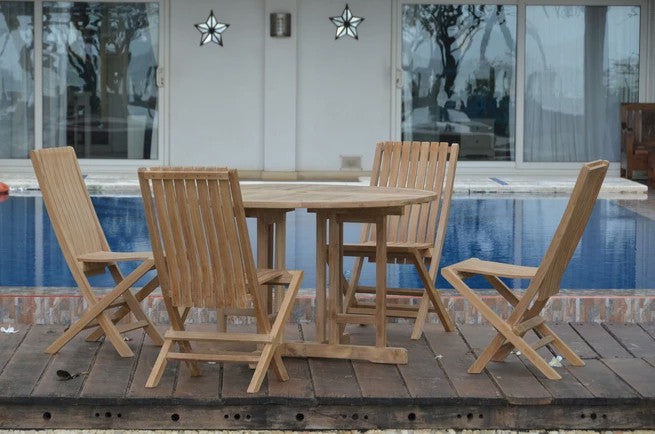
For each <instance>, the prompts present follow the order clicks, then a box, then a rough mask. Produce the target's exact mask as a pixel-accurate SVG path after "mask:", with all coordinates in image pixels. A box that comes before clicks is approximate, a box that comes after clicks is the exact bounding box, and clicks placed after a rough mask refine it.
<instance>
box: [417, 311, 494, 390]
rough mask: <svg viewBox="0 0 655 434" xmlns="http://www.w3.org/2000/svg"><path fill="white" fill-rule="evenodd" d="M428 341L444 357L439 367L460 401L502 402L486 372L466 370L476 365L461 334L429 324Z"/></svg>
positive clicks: (436, 352) (434, 351) (426, 329)
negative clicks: (473, 364)
mask: <svg viewBox="0 0 655 434" xmlns="http://www.w3.org/2000/svg"><path fill="white" fill-rule="evenodd" d="M424 335H425V338H426V340H427V342H428V344H429V346H430V348H431V349H432V352H433V353H434V354H435V358H436V357H439V356H441V358H440V359H438V360H439V363H440V364H441V366H443V369H444V371H445V373H446V375H447V376H448V379H449V381H450V382H451V383H452V385H453V387H454V388H455V391H457V395H458V396H459V397H461V398H472V397H475V398H478V399H485V400H495V399H499V398H502V396H503V394H502V393H501V391H500V389H498V387H497V386H496V385H495V384H494V382H493V381H491V379H490V378H489V375H488V374H487V373H486V372H482V373H481V374H479V375H472V374H469V373H468V372H467V369H468V367H469V366H471V364H472V363H473V362H474V361H475V357H474V356H473V353H472V352H471V350H470V349H469V347H468V346H467V345H466V343H465V342H464V340H463V339H462V337H461V336H460V334H459V332H457V331H456V332H452V333H448V332H445V331H444V330H443V328H442V327H441V326H440V325H436V324H426V325H425V328H424Z"/></svg>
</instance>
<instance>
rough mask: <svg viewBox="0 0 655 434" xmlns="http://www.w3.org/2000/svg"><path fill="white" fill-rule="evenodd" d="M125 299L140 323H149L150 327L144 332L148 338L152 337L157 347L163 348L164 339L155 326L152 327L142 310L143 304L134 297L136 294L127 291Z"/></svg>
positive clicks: (146, 327) (145, 328) (124, 295)
mask: <svg viewBox="0 0 655 434" xmlns="http://www.w3.org/2000/svg"><path fill="white" fill-rule="evenodd" d="M123 299H124V300H125V302H126V303H127V305H128V306H129V307H130V310H131V311H132V313H133V314H134V316H135V317H136V319H137V320H138V321H146V322H147V323H148V325H147V326H145V327H144V330H145V331H146V333H147V334H148V336H150V339H152V341H153V342H154V343H155V345H157V346H162V345H163V344H164V339H163V338H162V337H161V335H160V334H159V332H158V331H157V329H156V328H155V326H154V325H152V322H150V319H149V318H148V317H147V316H146V314H145V313H144V312H143V310H142V309H141V304H139V301H138V300H137V299H136V298H135V297H134V294H132V293H131V292H130V291H126V292H125V293H124V294H123Z"/></svg>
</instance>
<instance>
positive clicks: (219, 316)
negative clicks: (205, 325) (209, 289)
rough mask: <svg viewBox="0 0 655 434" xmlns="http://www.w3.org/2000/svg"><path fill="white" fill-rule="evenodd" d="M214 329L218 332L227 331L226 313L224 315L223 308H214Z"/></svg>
mask: <svg viewBox="0 0 655 434" xmlns="http://www.w3.org/2000/svg"><path fill="white" fill-rule="evenodd" d="M216 331H217V332H219V333H225V332H226V331H227V315H225V309H222V308H219V309H216Z"/></svg>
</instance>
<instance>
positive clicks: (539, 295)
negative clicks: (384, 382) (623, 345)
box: [441, 160, 609, 380]
mask: <svg viewBox="0 0 655 434" xmlns="http://www.w3.org/2000/svg"><path fill="white" fill-rule="evenodd" d="M608 165H609V163H608V162H607V161H600V160H599V161H594V162H592V163H587V164H585V165H584V166H583V167H582V169H581V170H580V174H579V176H578V180H577V182H576V184H575V187H574V189H573V193H572V194H571V198H570V199H569V203H568V205H567V207H566V210H565V211H564V215H563V216H562V220H561V221H560V224H559V226H558V227H557V231H556V232H555V235H554V236H553V240H552V241H551V243H550V246H549V247H548V250H547V251H546V255H545V256H544V258H543V260H542V261H541V264H540V265H539V267H525V266H520V265H511V264H503V263H498V262H491V261H483V260H480V259H477V258H471V259H467V260H465V261H462V262H459V263H457V264H454V265H451V266H449V267H445V268H444V269H442V270H441V274H442V275H443V276H444V277H445V278H446V280H448V281H449V282H450V283H451V284H452V285H453V286H454V287H455V289H457V290H458V291H459V292H460V293H461V294H462V295H463V296H464V297H466V299H467V300H468V301H469V302H470V303H471V304H472V305H473V306H474V307H475V308H476V309H477V310H478V311H479V312H480V313H481V314H482V315H483V316H484V317H485V318H486V319H487V320H488V321H489V322H490V323H491V325H492V326H493V327H494V328H495V329H496V331H497V334H496V337H495V338H494V339H493V340H492V341H491V343H490V344H489V346H487V348H486V349H485V350H484V351H483V352H482V353H481V354H480V356H479V357H478V359H477V360H476V361H475V362H474V363H473V365H471V367H470V368H469V373H480V372H481V371H482V370H483V369H484V367H485V366H486V365H487V363H489V362H490V361H492V360H493V361H502V360H504V359H505V358H506V357H507V356H508V354H509V353H510V351H511V350H512V349H516V350H517V351H520V352H521V353H522V354H523V355H524V356H525V357H526V358H527V359H528V360H530V361H531V362H532V363H533V364H534V365H535V366H536V367H537V369H539V370H540V371H541V372H542V373H543V374H544V375H545V376H546V377H548V378H549V379H551V380H559V379H561V376H560V375H559V374H558V373H557V372H556V371H555V370H554V369H553V367H552V366H550V365H549V364H548V363H547V362H546V361H545V360H544V359H543V358H542V357H541V356H540V355H539V354H538V353H537V350H538V349H539V348H541V347H544V346H546V345H551V346H552V347H553V348H554V350H556V351H557V352H559V354H561V355H562V356H563V357H564V358H566V360H568V362H569V363H571V364H572V365H574V366H584V362H583V361H582V359H580V357H578V355H577V354H575V352H573V350H571V348H569V347H568V346H567V345H566V344H565V343H564V341H562V339H560V338H559V336H557V335H556V334H555V332H553V330H552V329H551V328H550V327H548V326H547V325H546V324H545V323H544V318H542V317H541V316H540V313H541V310H542V309H543V308H544V306H545V305H546V303H547V302H548V299H549V298H550V297H552V296H553V295H555V294H557V293H558V292H559V289H560V281H561V280H562V275H563V274H564V270H565V269H566V267H567V265H568V263H569V260H570V259H571V256H572V255H573V252H574V251H575V249H576V247H577V245H578V242H579V241H580V238H581V237H582V233H583V232H584V229H585V226H586V225H587V221H588V220H589V216H590V215H591V211H592V210H593V207H594V204H595V203H596V198H597V197H598V192H599V191H600V187H601V184H602V183H603V179H604V178H605V173H606V172H607V167H608ZM475 275H481V276H484V277H485V278H486V279H487V280H488V281H489V283H490V284H491V285H492V286H493V287H494V288H495V289H496V290H497V291H498V292H499V293H500V295H502V296H503V297H504V298H505V299H506V300H507V302H508V303H509V304H510V305H512V306H513V307H514V309H513V311H512V313H511V315H510V316H509V318H508V319H507V320H504V319H503V318H501V317H500V316H499V315H498V314H497V313H496V312H495V311H494V310H493V309H491V308H490V307H489V306H488V305H487V304H486V303H485V302H484V301H483V300H482V298H481V297H480V296H479V295H477V294H476V293H475V292H473V290H472V289H471V288H469V287H468V285H466V283H465V282H464V280H465V279H468V278H469V277H472V276H475ZM501 277H504V278H512V279H530V284H529V286H528V289H527V290H526V291H525V293H524V294H523V296H521V297H520V296H518V295H516V294H514V293H513V292H512V291H511V290H510V289H509V288H508V287H507V286H506V285H505V284H504V283H503V282H502V281H501V280H500V278H501ZM530 330H532V331H534V332H535V333H536V334H537V336H538V338H539V340H538V341H537V342H536V343H535V344H533V345H530V344H528V343H527V342H526V341H525V339H524V335H525V334H526V333H527V332H529V331H530Z"/></svg>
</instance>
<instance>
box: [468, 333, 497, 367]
mask: <svg viewBox="0 0 655 434" xmlns="http://www.w3.org/2000/svg"><path fill="white" fill-rule="evenodd" d="M503 342H505V336H503V334H502V333H497V334H496V336H495V337H494V338H493V339H492V340H491V342H490V343H489V345H487V347H486V348H485V349H484V351H482V353H480V355H479V356H478V358H477V359H475V361H474V362H473V364H472V365H471V366H470V367H469V369H468V372H469V374H479V373H480V372H482V370H483V369H484V367H485V366H487V363H489V362H490V361H491V359H492V358H493V356H494V354H496V351H498V348H500V347H501V346H502V345H503Z"/></svg>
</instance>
